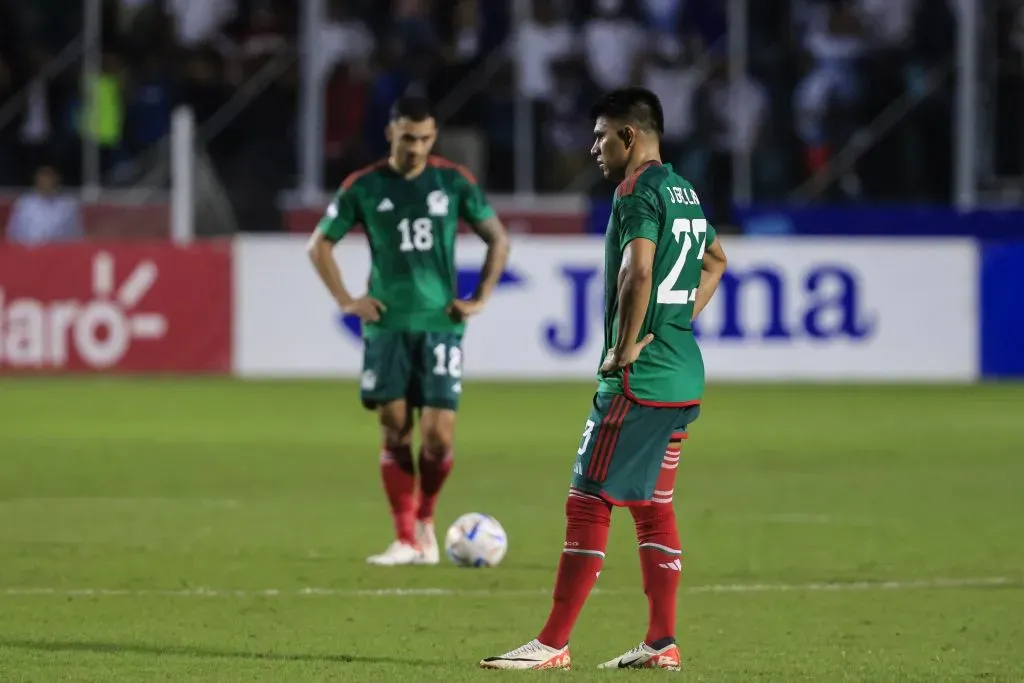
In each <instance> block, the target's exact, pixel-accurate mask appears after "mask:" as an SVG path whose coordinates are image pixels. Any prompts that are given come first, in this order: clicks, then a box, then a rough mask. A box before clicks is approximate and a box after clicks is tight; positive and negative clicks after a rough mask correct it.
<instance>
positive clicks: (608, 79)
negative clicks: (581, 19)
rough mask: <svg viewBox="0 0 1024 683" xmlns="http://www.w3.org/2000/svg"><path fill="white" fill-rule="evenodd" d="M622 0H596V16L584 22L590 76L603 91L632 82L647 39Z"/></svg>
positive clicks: (585, 51) (585, 48)
mask: <svg viewBox="0 0 1024 683" xmlns="http://www.w3.org/2000/svg"><path fill="white" fill-rule="evenodd" d="M628 10H629V8H628V7H627V5H626V3H625V2H623V0H595V3H594V16H593V17H592V18H590V19H588V20H587V21H586V22H585V23H584V24H583V45H584V53H585V55H586V59H587V68H588V69H589V71H590V78H591V80H593V81H594V83H596V84H597V86H598V87H599V88H601V89H602V90H605V91H607V90H615V89H616V88H622V87H625V86H626V85H629V83H631V82H632V80H633V76H634V75H635V72H636V67H637V64H638V60H639V57H640V54H641V52H642V50H643V49H644V46H645V44H646V41H647V36H646V34H645V32H644V30H643V28H642V27H641V26H640V24H638V23H637V22H635V21H634V20H633V18H632V17H631V16H629V12H628Z"/></svg>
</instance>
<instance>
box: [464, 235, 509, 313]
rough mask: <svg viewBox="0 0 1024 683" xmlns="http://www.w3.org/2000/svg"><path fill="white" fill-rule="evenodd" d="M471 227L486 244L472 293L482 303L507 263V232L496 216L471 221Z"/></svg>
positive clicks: (491, 290)
mask: <svg viewBox="0 0 1024 683" xmlns="http://www.w3.org/2000/svg"><path fill="white" fill-rule="evenodd" d="M471 227H472V228H473V232H475V233H476V234H477V236H479V237H480V239H482V240H483V241H484V243H485V244H487V255H486V256H484V265H483V268H481V270H480V283H479V284H478V285H477V286H476V291H475V292H474V293H473V298H474V299H476V300H477V301H480V302H481V303H484V302H486V301H487V299H489V298H490V296H491V292H493V291H494V288H495V286H497V284H498V279H499V278H501V274H502V273H503V272H505V265H506V264H507V263H508V232H507V231H506V230H505V226H504V225H503V224H502V222H501V219H500V218H498V217H497V216H491V217H490V218H485V219H484V220H482V221H480V222H478V223H472V224H471Z"/></svg>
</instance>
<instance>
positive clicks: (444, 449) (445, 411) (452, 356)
mask: <svg viewBox="0 0 1024 683" xmlns="http://www.w3.org/2000/svg"><path fill="white" fill-rule="evenodd" d="M421 360H422V362H421V365H420V368H421V370H420V371H418V372H417V373H416V374H417V380H418V382H417V383H418V385H419V386H420V387H422V401H421V402H422V406H423V410H422V412H421V414H420V452H419V457H418V459H417V467H418V470H419V475H420V481H419V484H420V486H419V503H418V505H417V509H416V538H417V542H418V543H419V544H420V548H421V549H422V551H423V557H422V561H423V563H425V564H437V563H438V561H439V559H440V550H439V548H438V545H437V535H436V533H435V531H434V511H435V509H436V507H437V499H438V497H439V496H440V494H441V489H442V488H443V487H444V483H445V481H446V480H447V479H448V475H449V474H450V473H451V470H452V465H453V463H454V456H453V454H454V451H453V448H454V443H455V414H456V411H457V410H458V407H459V397H460V395H461V394H462V338H461V335H456V334H442V333H428V334H425V335H423V343H422V347H421Z"/></svg>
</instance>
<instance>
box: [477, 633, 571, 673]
mask: <svg viewBox="0 0 1024 683" xmlns="http://www.w3.org/2000/svg"><path fill="white" fill-rule="evenodd" d="M570 663H571V658H570V657H569V646H568V645H566V646H565V647H563V648H562V649H561V650H556V649H555V648H553V647H548V646H547V645H545V644H544V643H542V642H540V641H539V640H536V639H534V640H531V641H530V642H528V643H527V644H526V645H523V646H522V647H517V648H516V649H515V650H512V651H510V652H506V653H505V654H503V655H501V656H500V657H488V658H487V659H483V660H481V661H480V667H481V668H482V669H519V670H537V669H569V668H571V667H570Z"/></svg>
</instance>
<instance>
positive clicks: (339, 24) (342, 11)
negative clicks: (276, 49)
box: [317, 2, 377, 82]
mask: <svg viewBox="0 0 1024 683" xmlns="http://www.w3.org/2000/svg"><path fill="white" fill-rule="evenodd" d="M320 48H321V52H320V53H319V54H318V55H317V59H319V60H320V63H319V66H318V71H317V73H318V75H319V77H320V78H321V79H322V81H321V82H324V81H326V79H328V78H329V77H330V76H331V74H332V73H333V72H334V67H335V66H336V65H338V64H344V65H345V66H346V67H352V68H346V69H344V70H343V73H345V74H351V73H353V72H354V69H355V70H360V69H361V70H366V69H368V68H369V65H370V60H371V58H372V57H373V51H374V50H375V49H376V48H377V39H376V38H375V37H374V35H373V32H372V31H371V30H370V28H369V26H367V25H366V22H364V21H363V20H362V19H360V18H359V17H357V16H355V15H353V14H352V13H351V11H350V7H349V5H348V4H347V3H343V2H342V3H338V2H336V3H333V4H332V5H331V6H330V10H329V14H328V21H327V22H326V23H325V24H324V25H323V26H321V27H320Z"/></svg>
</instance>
